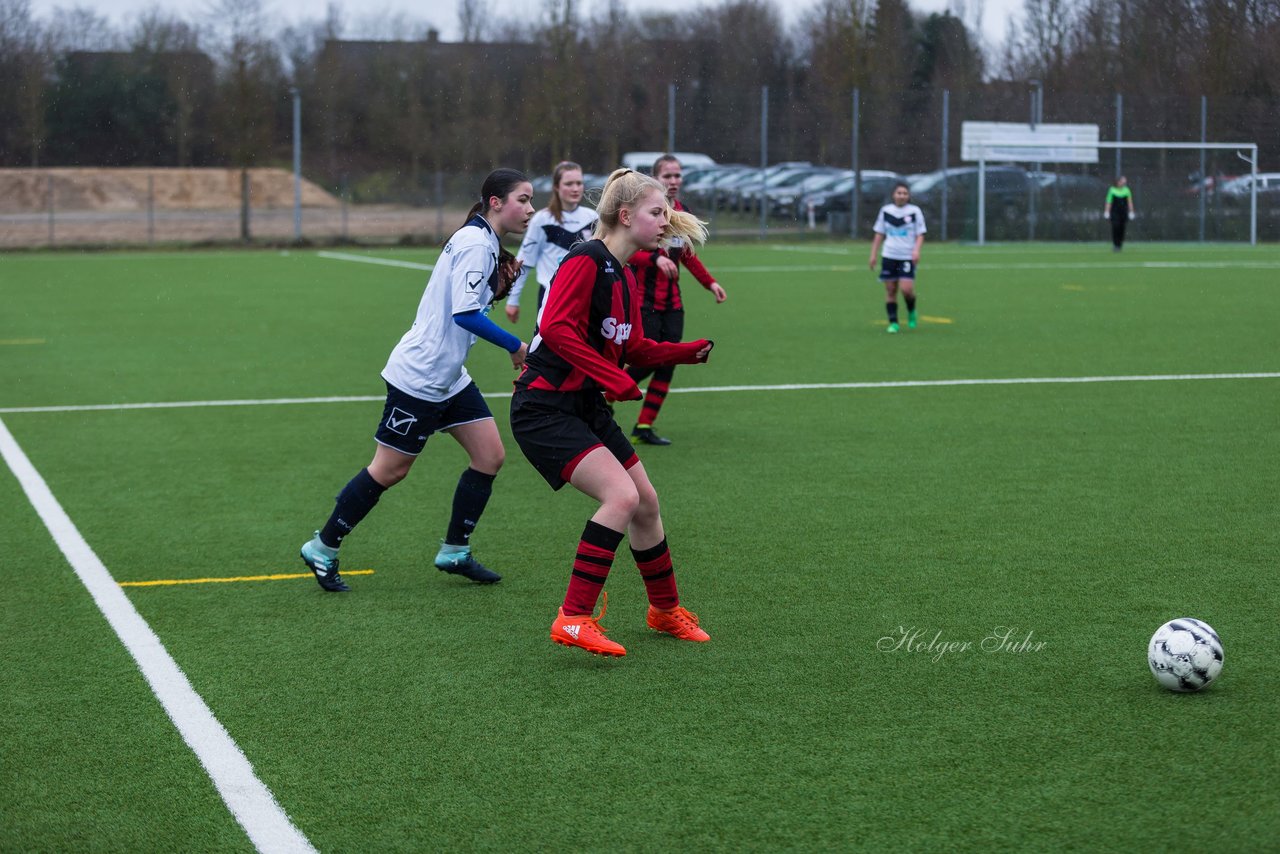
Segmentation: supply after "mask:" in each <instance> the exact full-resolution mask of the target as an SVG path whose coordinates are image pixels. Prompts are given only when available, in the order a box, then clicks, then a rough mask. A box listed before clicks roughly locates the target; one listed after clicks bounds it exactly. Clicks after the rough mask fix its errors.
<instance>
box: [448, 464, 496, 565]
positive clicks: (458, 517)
mask: <svg viewBox="0 0 1280 854" xmlns="http://www.w3.org/2000/svg"><path fill="white" fill-rule="evenodd" d="M496 477H497V475H495V474H485V473H483V472H478V471H476V470H475V469H473V468H468V469H467V470H466V471H464V472H463V473H462V477H460V478H458V488H457V489H455V490H454V491H453V517H452V518H451V519H449V532H448V533H447V534H445V537H444V541H445V543H447V544H448V545H451V546H465V545H466V544H467V543H468V542H470V541H471V532H472V531H474V530H475V529H476V523H477V522H479V521H480V514H481V513H483V512H484V507H485V505H486V504H488V503H489V495H490V494H492V492H493V480H494V478H496Z"/></svg>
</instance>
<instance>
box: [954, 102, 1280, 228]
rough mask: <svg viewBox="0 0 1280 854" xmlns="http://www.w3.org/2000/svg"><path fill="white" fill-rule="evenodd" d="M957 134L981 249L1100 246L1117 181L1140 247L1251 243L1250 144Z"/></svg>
mask: <svg viewBox="0 0 1280 854" xmlns="http://www.w3.org/2000/svg"><path fill="white" fill-rule="evenodd" d="M965 125H966V128H965V129H966V136H965V140H964V143H963V145H962V157H963V159H964V160H967V161H969V162H970V163H975V164H976V166H974V167H969V170H971V171H972V173H974V174H973V176H972V178H973V180H972V185H973V192H972V193H971V199H970V203H969V210H970V211H971V212H972V215H971V216H970V217H969V218H968V219H967V220H966V224H967V225H968V227H967V228H965V229H964V230H965V233H966V234H967V235H968V236H969V239H976V241H977V243H978V244H980V245H981V244H985V243H986V242H987V239H988V238H989V237H991V236H993V235H994V237H995V238H996V239H999V240H1019V239H1050V240H1054V239H1057V240H1094V239H1098V238H1099V237H1100V236H1101V233H1102V231H1103V228H1104V223H1103V222H1102V220H1103V207H1104V202H1105V199H1106V194H1107V189H1108V187H1109V186H1110V184H1111V182H1112V181H1113V180H1114V179H1115V178H1116V177H1118V176H1120V175H1125V176H1126V177H1127V179H1128V183H1129V186H1130V188H1131V190H1132V191H1133V202H1134V209H1135V211H1136V218H1137V219H1138V220H1139V222H1138V223H1137V224H1136V227H1135V228H1134V232H1135V234H1134V236H1135V237H1136V238H1137V239H1139V240H1144V241H1195V240H1201V241H1203V240H1214V241H1239V242H1244V241H1248V243H1249V244H1251V245H1253V244H1256V243H1257V242H1258V219H1259V210H1258V204H1259V195H1258V190H1259V186H1260V180H1259V175H1258V145H1257V143H1253V142H1161V141H1151V142H1142V141H1122V142H1103V141H1101V140H1098V139H1097V126H1096V125H1057V126H1053V125H1040V126H1038V127H1036V128H1034V129H1031V128H1029V127H1028V126H1027V125H1020V126H1018V125H1000V126H997V125H993V124H989V123H979V122H973V123H970V122H966V123H965ZM970 125H973V126H975V128H976V130H974V131H973V132H970V128H969V127H968V126H970ZM1006 128H1008V129H1010V130H1005V129H1006ZM1055 131H1056V133H1055ZM1104 151H1105V152H1111V153H1113V155H1114V167H1113V168H1112V164H1111V163H1109V162H1104V157H1103V156H1102V154H1101V152H1104ZM1110 159H1111V158H1106V160H1110ZM1010 164H1018V165H1017V166H1013V165H1010ZM1024 167H1026V168H1024ZM1268 198H1270V197H1268ZM1276 213H1280V211H1271V212H1269V215H1273V214H1276Z"/></svg>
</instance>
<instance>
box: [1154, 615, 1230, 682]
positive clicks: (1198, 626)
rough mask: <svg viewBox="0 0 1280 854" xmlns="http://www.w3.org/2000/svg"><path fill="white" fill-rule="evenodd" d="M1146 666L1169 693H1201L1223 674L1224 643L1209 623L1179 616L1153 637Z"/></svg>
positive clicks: (1157, 631) (1157, 630) (1162, 627)
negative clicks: (1148, 666) (1149, 666)
mask: <svg viewBox="0 0 1280 854" xmlns="http://www.w3.org/2000/svg"><path fill="white" fill-rule="evenodd" d="M1147 663H1148V664H1150V665H1151V672H1152V673H1153V674H1154V675H1155V677H1156V681H1157V682H1159V683H1160V684H1161V685H1162V686H1164V687H1165V688H1168V689H1169V690H1170V691H1184V692H1185V691H1199V690H1200V689H1201V688H1204V687H1205V686H1206V685H1208V684H1209V683H1211V682H1213V680H1215V679H1217V678H1218V674H1219V673H1221V672H1222V641H1220V640H1218V633H1217V632H1215V631H1214V630H1213V627H1212V626H1210V625H1209V624H1208V623H1204V622H1201V621H1200V620H1196V619H1192V618H1191V617H1179V618H1178V619H1176V620H1170V621H1169V622H1167V623H1165V624H1164V625H1163V626H1161V627H1160V628H1158V629H1156V633H1155V634H1154V635H1152V636H1151V643H1150V644H1149V645H1148V646H1147Z"/></svg>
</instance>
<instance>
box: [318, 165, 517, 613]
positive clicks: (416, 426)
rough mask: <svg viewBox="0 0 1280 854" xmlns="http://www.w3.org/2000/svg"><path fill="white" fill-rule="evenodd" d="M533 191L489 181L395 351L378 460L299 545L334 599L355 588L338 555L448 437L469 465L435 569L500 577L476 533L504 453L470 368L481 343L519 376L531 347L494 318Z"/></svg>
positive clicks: (507, 172)
mask: <svg viewBox="0 0 1280 854" xmlns="http://www.w3.org/2000/svg"><path fill="white" fill-rule="evenodd" d="M532 197H533V185H532V184H530V183H529V179H528V178H526V177H525V176H524V174H523V173H521V172H517V171H516V170H515V169H498V170H495V171H494V172H492V173H490V174H489V177H487V178H486V179H485V181H484V186H483V187H482V188H481V191H480V201H479V202H477V203H476V204H475V206H474V207H472V208H471V212H470V214H468V216H467V222H466V224H465V225H463V227H462V228H460V229H458V230H457V231H456V232H454V234H453V236H452V237H451V238H449V242H448V243H446V244H445V247H444V252H443V253H442V254H441V255H440V259H439V260H438V261H437V262H436V265H435V268H434V269H433V270H432V272H431V280H430V281H429V282H428V283H427V288H426V291H424V292H423V294H422V300H421V302H420V303H419V304H418V314H417V317H416V318H415V319H414V322H413V326H412V327H410V328H409V331H408V332H406V333H405V334H404V336H403V337H402V338H401V339H400V343H398V344H396V346H395V349H393V350H392V351H391V356H390V358H388V359H387V365H386V367H385V368H383V370H382V378H383V379H384V380H385V381H386V384H387V400H386V405H385V406H384V407H383V411H382V420H381V421H380V422H379V423H378V429H377V432H376V433H374V437H373V438H374V441H375V442H376V443H377V447H376V448H375V450H374V454H373V461H372V462H371V463H369V465H368V466H367V467H366V468H363V469H361V470H360V472H359V474H357V475H356V476H355V477H353V478H352V479H351V481H350V482H349V483H348V484H347V485H346V486H345V487H343V489H342V492H340V493H339V494H338V498H337V504H336V506H335V507H334V509H333V513H332V514H331V515H330V516H329V521H327V522H326V523H325V525H324V527H323V528H322V529H320V530H319V531H316V534H315V537H314V538H313V539H311V540H309V541H307V542H306V543H304V544H303V546H302V561H303V563H305V564H306V565H307V566H308V567H309V568H310V569H311V572H312V573H313V574H314V575H315V577H316V581H317V582H319V584H320V586H321V587H322V588H323V589H325V590H328V591H330V592H343V591H346V590H348V589H350V588H348V587H347V585H346V584H345V583H344V582H343V580H342V576H341V575H339V574H338V547H339V546H340V545H341V544H342V540H343V538H345V537H346V536H347V535H348V534H350V533H351V531H352V529H354V528H355V526H356V525H357V524H359V523H360V520H362V519H363V518H364V517H365V516H366V515H368V513H369V511H370V510H372V509H373V507H374V505H375V504H377V503H378V499H379V498H380V497H381V496H382V493H383V492H385V491H386V490H387V489H390V488H391V487H392V486H395V485H396V484H397V483H399V482H400V481H401V480H403V479H404V477H405V475H407V474H408V473H409V469H410V468H411V467H412V466H413V464H414V461H415V460H417V458H418V455H419V454H420V453H422V449H423V448H424V447H426V444H427V438H428V437H429V436H430V435H431V434H432V433H436V432H447V433H449V434H450V435H451V436H453V438H454V440H456V441H457V443H458V444H459V445H461V446H462V447H463V449H464V450H465V451H466V452H467V455H468V456H469V457H470V465H469V466H468V468H467V469H466V471H464V472H463V473H462V476H461V477H460V478H459V479H458V487H457V489H456V490H455V491H454V495H453V515H452V518H451V519H450V521H449V529H448V531H447V532H446V534H445V539H444V543H443V544H442V545H441V547H440V550H439V551H438V552H437V554H436V557H435V565H436V568H437V569H439V570H441V571H443V572H450V573H455V574H458V575H462V576H465V577H467V578H469V579H471V580H472V581H476V582H479V583H482V584H491V583H493V582H495V581H498V580H500V579H501V578H502V576H500V575H498V573H496V572H493V571H492V570H489V569H487V568H485V567H484V566H482V565H481V564H480V563H479V561H477V560H476V559H475V558H474V557H472V555H471V533H472V531H474V530H475V527H476V523H477V522H478V521H479V520H480V514H482V513H483V512H484V508H485V505H486V504H487V503H488V501H489V495H490V493H491V491H492V488H493V480H494V478H495V477H496V476H497V474H498V469H499V468H501V467H502V463H503V460H504V459H505V456H506V451H505V449H504V448H503V447H502V438H501V437H500V436H499V435H498V428H497V426H496V425H495V424H494V422H493V414H492V413H491V412H490V411H489V407H488V405H487V404H486V403H485V401H484V397H483V396H482V395H481V394H480V390H479V389H478V388H477V387H476V384H475V383H474V382H473V381H472V380H471V375H470V374H468V373H467V369H466V367H465V365H464V364H463V363H464V362H465V361H466V358H467V354H468V353H469V352H470V351H471V346H472V345H473V344H474V343H475V342H476V339H477V338H483V339H484V340H485V341H488V342H489V343H491V344H494V345H496V346H498V347H501V348H502V349H504V350H506V351H507V352H508V353H510V355H511V365H512V367H513V368H515V369H516V370H519V369H520V368H521V367H523V366H524V359H525V355H526V353H527V352H528V346H527V345H526V344H524V343H523V342H521V341H520V339H519V338H516V337H515V336H514V335H512V334H510V333H509V332H506V331H504V330H502V329H500V328H499V327H498V326H497V325H496V324H494V322H493V321H491V320H489V318H488V317H487V315H488V313H489V310H490V307H491V305H492V303H493V302H494V300H496V299H501V298H502V296H503V295H504V294H505V291H506V289H507V288H508V287H509V286H510V283H511V282H512V281H513V280H514V279H515V277H516V275H517V274H518V273H519V263H518V262H517V261H516V260H515V259H514V258H513V257H512V256H511V255H510V253H506V252H504V250H503V249H502V246H501V239H502V238H503V237H504V236H505V235H507V234H509V233H511V232H519V231H523V230H524V228H525V226H526V224H527V223H528V222H529V218H530V217H531V216H532V215H533V205H531V204H530V199H531V198H532Z"/></svg>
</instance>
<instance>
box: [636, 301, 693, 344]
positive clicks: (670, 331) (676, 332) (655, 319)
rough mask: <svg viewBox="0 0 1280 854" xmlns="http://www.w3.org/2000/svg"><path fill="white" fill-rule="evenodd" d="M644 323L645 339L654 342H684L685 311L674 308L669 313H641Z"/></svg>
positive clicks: (648, 311)
mask: <svg viewBox="0 0 1280 854" xmlns="http://www.w3.org/2000/svg"><path fill="white" fill-rule="evenodd" d="M641 318H642V320H643V322H644V337H645V338H650V339H652V340H654V341H667V342H670V343H673V344H674V343H678V342H680V341H682V340H684V309H683V308H673V309H669V310H668V311H650V310H645V311H643V312H641Z"/></svg>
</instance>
